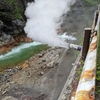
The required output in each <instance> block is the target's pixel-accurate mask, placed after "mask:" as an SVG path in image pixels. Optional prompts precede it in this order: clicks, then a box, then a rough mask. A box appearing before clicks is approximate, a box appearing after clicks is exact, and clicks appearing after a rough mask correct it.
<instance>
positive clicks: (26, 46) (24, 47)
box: [0, 42, 48, 68]
mask: <svg viewBox="0 0 100 100" xmlns="http://www.w3.org/2000/svg"><path fill="white" fill-rule="evenodd" d="M47 48H48V46H47V45H43V44H41V43H38V42H32V43H20V45H19V46H16V47H14V48H13V49H12V50H11V51H10V52H8V53H5V54H2V55H0V68H2V67H12V66H15V65H17V64H20V63H23V62H24V61H26V60H28V59H29V58H30V57H31V56H33V55H34V54H37V53H39V52H40V51H42V50H45V49H47Z"/></svg>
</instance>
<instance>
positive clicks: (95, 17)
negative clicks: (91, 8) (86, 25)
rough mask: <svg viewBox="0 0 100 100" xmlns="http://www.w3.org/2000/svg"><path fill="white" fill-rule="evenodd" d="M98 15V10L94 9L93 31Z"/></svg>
mask: <svg viewBox="0 0 100 100" xmlns="http://www.w3.org/2000/svg"><path fill="white" fill-rule="evenodd" d="M98 9H99V7H98ZM98 16H99V11H98V10H96V11H95V15H94V22H93V23H94V24H93V31H94V30H95V27H96V25H97V21H98Z"/></svg>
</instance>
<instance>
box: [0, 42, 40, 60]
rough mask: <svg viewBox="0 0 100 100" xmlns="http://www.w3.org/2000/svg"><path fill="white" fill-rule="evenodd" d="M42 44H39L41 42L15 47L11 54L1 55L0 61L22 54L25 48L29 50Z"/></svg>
mask: <svg viewBox="0 0 100 100" xmlns="http://www.w3.org/2000/svg"><path fill="white" fill-rule="evenodd" d="M40 44H41V43H39V42H32V43H25V44H21V45H19V46H17V47H14V48H13V49H12V50H11V51H10V52H8V53H5V54H2V55H0V60H3V59H7V58H10V57H11V55H13V54H17V53H20V52H21V51H22V50H23V49H25V48H29V47H31V46H37V45H40Z"/></svg>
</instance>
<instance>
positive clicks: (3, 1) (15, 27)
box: [0, 0, 32, 53]
mask: <svg viewBox="0 0 100 100" xmlns="http://www.w3.org/2000/svg"><path fill="white" fill-rule="evenodd" d="M24 10H25V4H24V3H23V0H0V51H2V52H0V53H3V50H4V52H5V51H6V49H7V48H9V47H12V46H14V45H16V44H18V42H32V39H29V38H27V37H26V34H25V33H24V30H23V29H24V26H25V20H26V18H25V16H24ZM7 51H8V49H7Z"/></svg>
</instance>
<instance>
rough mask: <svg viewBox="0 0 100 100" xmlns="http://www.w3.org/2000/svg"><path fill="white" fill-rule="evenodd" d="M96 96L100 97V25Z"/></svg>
mask: <svg viewBox="0 0 100 100" xmlns="http://www.w3.org/2000/svg"><path fill="white" fill-rule="evenodd" d="M96 96H97V97H98V96H99V97H100V27H99V40H98V51H97V70H96Z"/></svg>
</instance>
